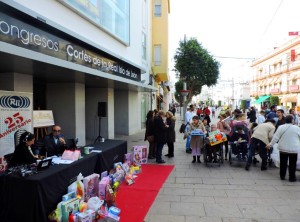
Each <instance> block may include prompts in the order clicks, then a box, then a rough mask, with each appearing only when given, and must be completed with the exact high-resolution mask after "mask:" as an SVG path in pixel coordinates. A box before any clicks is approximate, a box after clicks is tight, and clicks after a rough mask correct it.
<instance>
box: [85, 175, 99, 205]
mask: <svg viewBox="0 0 300 222" xmlns="http://www.w3.org/2000/svg"><path fill="white" fill-rule="evenodd" d="M83 186H84V201H85V202H87V201H88V200H89V199H90V198H91V197H97V196H98V195H99V174H96V173H93V174H91V175H89V176H87V177H84V178H83Z"/></svg>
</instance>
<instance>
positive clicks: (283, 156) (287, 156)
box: [279, 151, 298, 180]
mask: <svg viewBox="0 0 300 222" xmlns="http://www.w3.org/2000/svg"><path fill="white" fill-rule="evenodd" d="M279 157H280V178H282V179H283V178H285V174H286V170H287V162H288V161H289V179H290V180H295V179H296V164H297V158H298V153H285V152H281V151H280V152H279Z"/></svg>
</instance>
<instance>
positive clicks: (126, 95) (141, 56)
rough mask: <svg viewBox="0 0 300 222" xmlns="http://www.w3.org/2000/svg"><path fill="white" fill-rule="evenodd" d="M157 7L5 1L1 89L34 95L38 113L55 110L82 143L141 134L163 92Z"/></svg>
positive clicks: (0, 7)
mask: <svg viewBox="0 0 300 222" xmlns="http://www.w3.org/2000/svg"><path fill="white" fill-rule="evenodd" d="M150 9H151V1H148V0H142V1H130V0H124V1H110V0H74V1H70V0H40V1H31V0H14V1H0V58H1V60H0V90H3V91H19V92H30V93H32V94H33V107H34V110H52V111H53V115H54V121H55V123H56V124H59V125H61V126H62V128H63V131H64V133H65V136H66V137H69V138H78V139H79V145H85V144H88V143H90V142H92V141H94V139H95V138H96V137H97V136H98V135H100V134H101V136H103V137H105V138H114V137H115V135H130V134H133V133H136V132H138V131H139V130H141V129H142V128H143V127H144V122H145V113H146V111H147V109H149V107H151V106H152V103H153V101H152V94H153V92H156V91H157V87H155V86H154V84H153V83H152V81H151V77H150V73H149V70H151V67H152V65H151V56H150V55H151V54H150V53H151V50H150V45H151V42H150V39H151V30H150V28H151V25H150V13H149V12H150V11H151V10H150ZM162 77H163V75H162V76H161V78H162ZM163 80H164V79H162V81H163ZM153 104H154V105H156V104H155V102H154V103H153Z"/></svg>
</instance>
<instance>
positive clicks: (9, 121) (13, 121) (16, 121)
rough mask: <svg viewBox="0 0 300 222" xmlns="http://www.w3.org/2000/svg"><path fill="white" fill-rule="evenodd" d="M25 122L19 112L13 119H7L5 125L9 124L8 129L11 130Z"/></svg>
mask: <svg viewBox="0 0 300 222" xmlns="http://www.w3.org/2000/svg"><path fill="white" fill-rule="evenodd" d="M23 120H24V118H23V117H22V116H20V113H19V112H17V113H15V114H14V115H13V116H12V117H7V118H6V119H5V120H4V123H5V124H8V129H10V128H12V127H14V126H16V124H19V123H21V122H23Z"/></svg>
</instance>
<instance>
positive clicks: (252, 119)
mask: <svg viewBox="0 0 300 222" xmlns="http://www.w3.org/2000/svg"><path fill="white" fill-rule="evenodd" d="M247 117H248V119H249V121H250V123H255V122H256V111H255V108H254V107H253V106H251V107H250V111H249V112H248V113H247Z"/></svg>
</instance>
